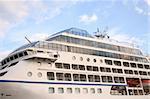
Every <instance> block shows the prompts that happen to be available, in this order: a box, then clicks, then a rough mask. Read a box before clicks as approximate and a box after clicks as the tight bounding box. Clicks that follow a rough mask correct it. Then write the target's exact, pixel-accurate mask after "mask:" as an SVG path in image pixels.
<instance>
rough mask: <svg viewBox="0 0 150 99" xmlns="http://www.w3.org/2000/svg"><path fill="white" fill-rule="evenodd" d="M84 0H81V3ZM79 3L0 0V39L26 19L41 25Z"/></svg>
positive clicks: (55, 0) (42, 0)
mask: <svg viewBox="0 0 150 99" xmlns="http://www.w3.org/2000/svg"><path fill="white" fill-rule="evenodd" d="M83 1H84V0H81V2H83ZM77 2H80V1H79V0H75V1H74V0H71V1H69V2H68V1H60V0H51V1H46V0H15V1H11V0H0V38H1V37H3V36H4V35H5V33H6V32H7V31H8V30H9V29H11V28H13V27H16V26H17V25H19V24H21V23H22V22H25V21H26V20H27V19H30V20H33V22H35V23H41V22H43V21H46V20H50V19H52V18H54V17H56V16H58V15H60V14H61V13H62V12H63V10H64V8H68V7H70V6H72V5H74V4H77Z"/></svg>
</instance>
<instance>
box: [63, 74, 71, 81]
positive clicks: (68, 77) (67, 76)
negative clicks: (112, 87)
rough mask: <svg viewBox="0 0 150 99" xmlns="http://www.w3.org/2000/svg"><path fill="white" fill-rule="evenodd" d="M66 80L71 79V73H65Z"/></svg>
mask: <svg viewBox="0 0 150 99" xmlns="http://www.w3.org/2000/svg"><path fill="white" fill-rule="evenodd" d="M64 76H65V81H71V74H70V73H65V74H64Z"/></svg>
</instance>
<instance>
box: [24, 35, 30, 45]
mask: <svg viewBox="0 0 150 99" xmlns="http://www.w3.org/2000/svg"><path fill="white" fill-rule="evenodd" d="M25 39H26V40H27V41H28V42H29V43H30V44H31V41H30V40H29V39H28V38H27V37H26V36H25Z"/></svg>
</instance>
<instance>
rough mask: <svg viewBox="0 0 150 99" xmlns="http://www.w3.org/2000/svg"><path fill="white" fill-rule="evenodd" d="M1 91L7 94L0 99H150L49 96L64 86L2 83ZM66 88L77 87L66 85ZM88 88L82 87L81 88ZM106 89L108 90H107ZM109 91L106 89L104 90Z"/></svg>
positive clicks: (140, 97)
mask: <svg viewBox="0 0 150 99" xmlns="http://www.w3.org/2000/svg"><path fill="white" fill-rule="evenodd" d="M0 86H1V87H0V89H1V91H3V92H6V96H1V97H0V99H110V98H111V99H149V98H150V96H118V95H117V96H113V95H109V94H105V93H103V94H82V93H80V94H75V93H72V94H66V93H63V94H58V93H55V94H49V93H48V89H47V88H48V87H49V86H54V87H55V88H57V87H60V86H62V85H41V84H22V83H21V84H19V83H1V84H0ZM63 87H64V88H65V87H66V88H67V87H76V86H70V85H66V86H63ZM82 87H83V88H84V87H86V86H80V88H82ZM105 89H106V90H105ZM103 90H104V91H106V92H107V91H109V90H107V88H106V87H104V89H103Z"/></svg>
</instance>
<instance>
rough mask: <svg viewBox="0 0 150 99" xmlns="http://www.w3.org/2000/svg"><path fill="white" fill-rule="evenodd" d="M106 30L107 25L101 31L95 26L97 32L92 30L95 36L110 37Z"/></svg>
mask: <svg viewBox="0 0 150 99" xmlns="http://www.w3.org/2000/svg"><path fill="white" fill-rule="evenodd" d="M107 32H108V26H106V28H105V29H104V30H103V31H100V30H99V28H97V32H94V33H95V36H96V37H97V38H108V39H109V38H110V37H109V36H108V34H107Z"/></svg>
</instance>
